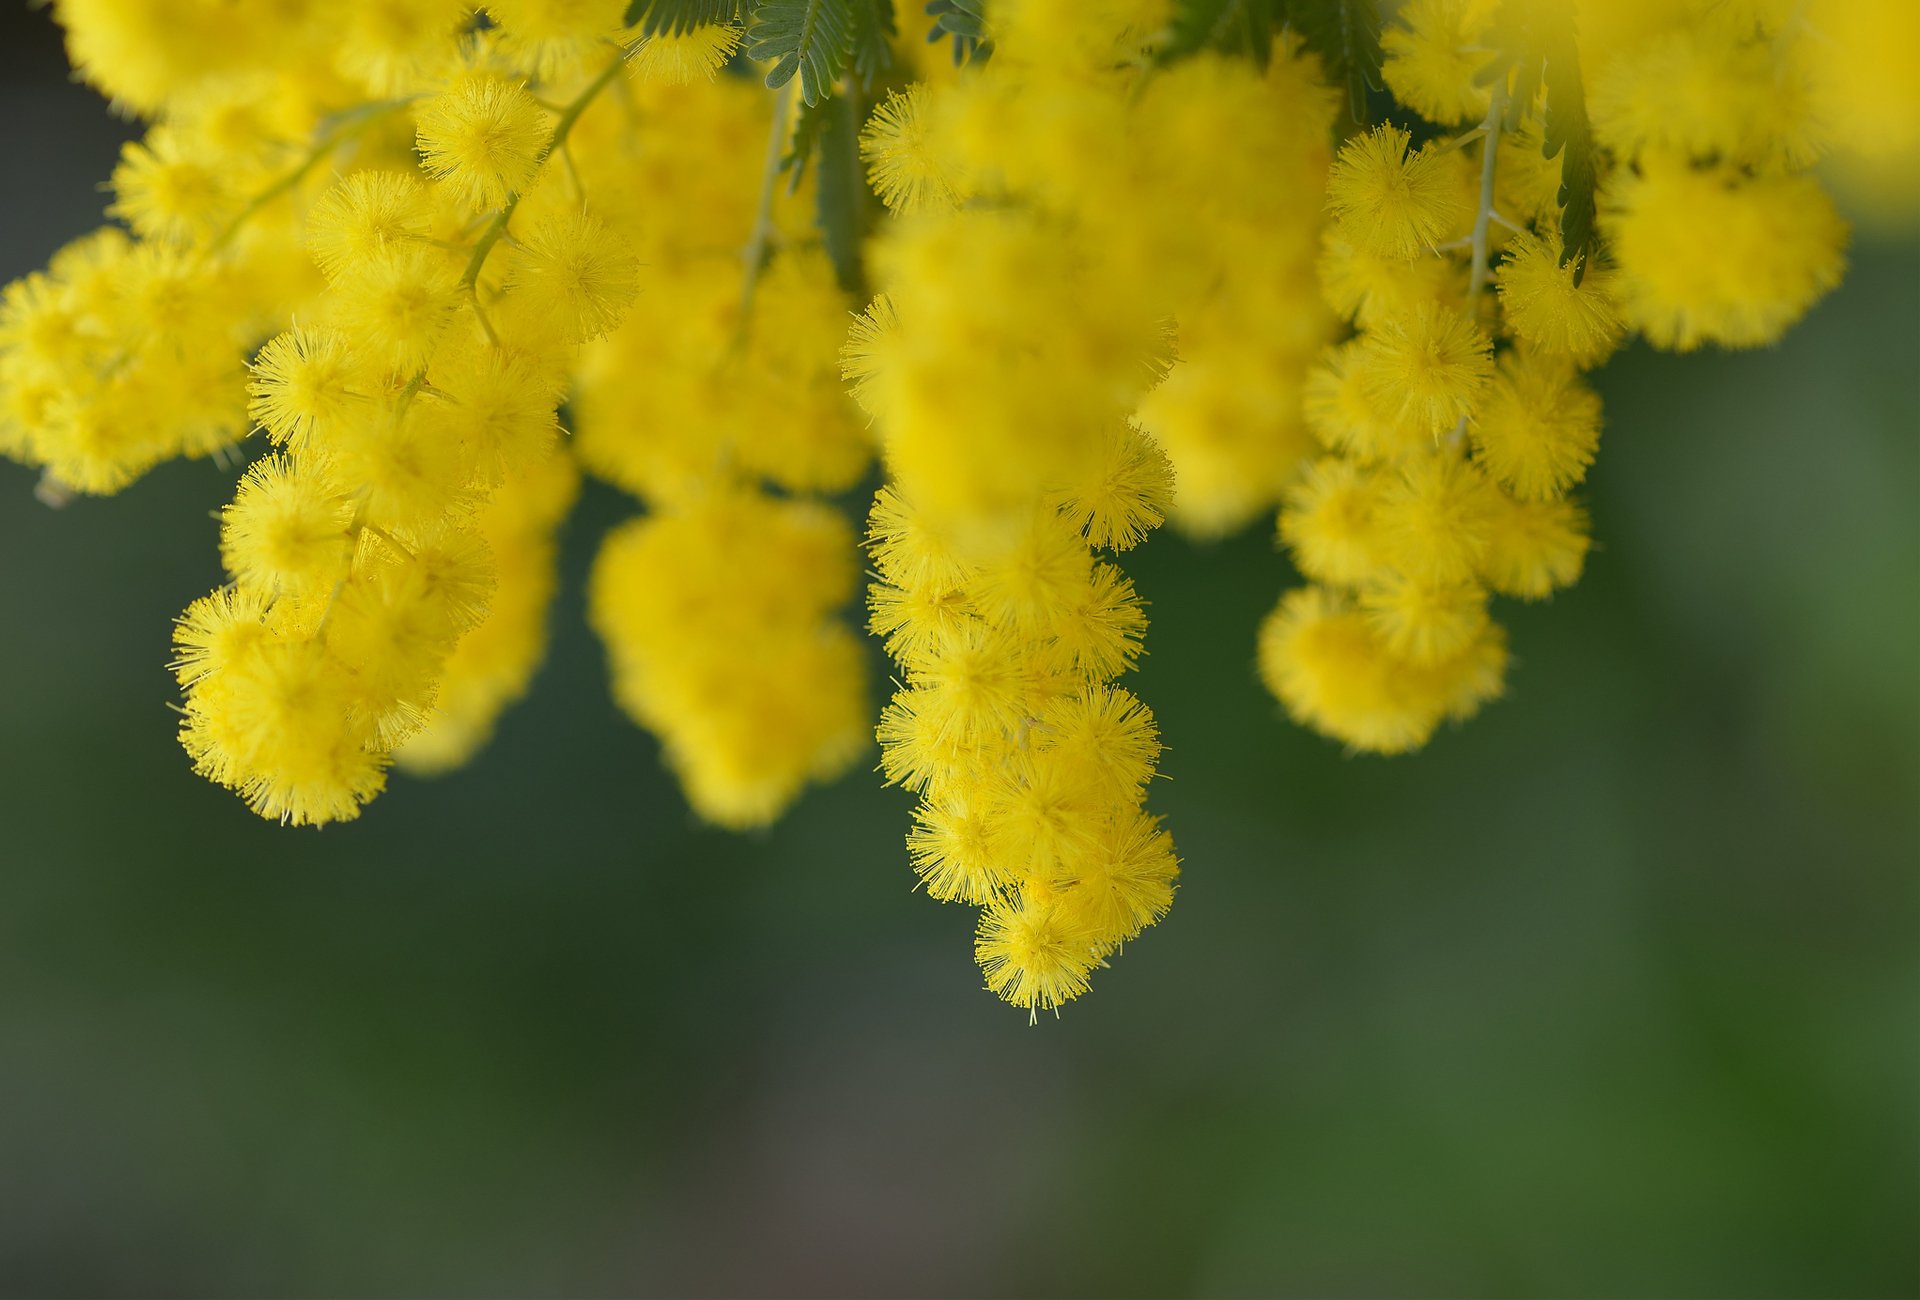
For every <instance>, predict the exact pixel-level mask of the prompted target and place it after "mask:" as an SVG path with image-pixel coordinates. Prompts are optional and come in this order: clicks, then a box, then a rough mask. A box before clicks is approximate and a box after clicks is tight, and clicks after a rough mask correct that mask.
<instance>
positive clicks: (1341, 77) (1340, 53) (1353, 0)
mask: <svg viewBox="0 0 1920 1300" xmlns="http://www.w3.org/2000/svg"><path fill="white" fill-rule="evenodd" d="M1282 17H1283V18H1284V19H1285V21H1286V24H1287V26H1289V27H1291V28H1293V29H1294V30H1295V31H1297V32H1299V33H1300V36H1301V39H1303V40H1305V41H1306V43H1307V48H1308V49H1310V50H1312V51H1313V52H1314V53H1315V54H1318V55H1319V56H1320V62H1321V63H1322V64H1323V65H1325V67H1326V70H1327V79H1328V80H1329V81H1332V82H1333V83H1334V84H1335V85H1337V86H1344V87H1345V88H1346V91H1347V112H1348V114H1349V115H1350V116H1351V117H1352V119H1353V120H1354V121H1355V122H1356V123H1363V124H1364V123H1365V122H1366V121H1367V116H1368V114H1367V93H1368V92H1369V91H1376V90H1379V89H1380V88H1381V86H1382V85H1383V83H1382V82H1381V80H1380V62H1381V58H1382V55H1381V53H1380V7H1379V5H1377V4H1376V3H1375V2H1374V0H1286V4H1285V8H1284V11H1283V13H1282Z"/></svg>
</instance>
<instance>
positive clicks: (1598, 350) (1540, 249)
mask: <svg viewBox="0 0 1920 1300" xmlns="http://www.w3.org/2000/svg"><path fill="white" fill-rule="evenodd" d="M1560 248H1561V245H1560V235H1559V232H1558V231H1555V232H1553V233H1552V234H1550V235H1548V236H1547V237H1545V238H1542V237H1541V236H1539V235H1536V234H1533V233H1532V232H1530V231H1522V232H1521V233H1519V234H1517V235H1515V236H1514V237H1513V238H1512V240H1510V241H1509V242H1508V244H1507V248H1506V254H1505V256H1504V257H1503V258H1502V259H1501V261H1500V263H1499V265H1498V266H1497V267H1495V268H1494V279H1495V283H1496V285H1497V286H1498V288H1499V291H1500V307H1501V310H1502V311H1503V312H1504V313H1505V315H1504V320H1505V322H1506V325H1507V328H1508V329H1509V330H1510V331H1511V332H1512V333H1513V336H1514V337H1515V338H1517V339H1519V340H1521V341H1522V342H1523V343H1525V344H1527V345H1528V346H1529V347H1531V348H1533V349H1534V350H1536V351H1539V352H1551V353H1557V354H1560V355H1563V356H1566V357H1569V358H1571V359H1572V360H1573V362H1574V364H1576V365H1578V366H1580V367H1582V368H1583V369H1584V368H1585V367H1588V366H1593V365H1597V364H1599V363H1600V362H1602V361H1605V360H1606V359H1607V358H1608V357H1609V356H1611V355H1612V354H1613V350H1614V349H1615V348H1616V347H1618V346H1619V345H1620V338H1621V336H1622V334H1624V333H1625V327H1624V326H1623V325H1622V323H1621V320H1620V312H1619V310H1618V308H1617V307H1616V306H1615V305H1614V300H1613V294H1614V276H1613V271H1612V269H1611V268H1610V267H1608V266H1606V265H1602V264H1595V262H1594V261H1593V260H1592V258H1591V257H1589V259H1588V264H1587V266H1586V268H1585V274H1584V275H1582V277H1581V279H1580V283H1578V284H1575V283H1574V279H1573V277H1574V271H1575V269H1576V268H1575V267H1574V266H1572V265H1568V266H1562V265H1560Z"/></svg>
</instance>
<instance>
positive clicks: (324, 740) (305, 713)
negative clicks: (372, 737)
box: [180, 637, 386, 826]
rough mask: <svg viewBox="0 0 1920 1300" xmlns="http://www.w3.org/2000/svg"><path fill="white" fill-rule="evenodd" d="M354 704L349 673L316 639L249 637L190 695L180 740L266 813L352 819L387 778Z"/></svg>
mask: <svg viewBox="0 0 1920 1300" xmlns="http://www.w3.org/2000/svg"><path fill="white" fill-rule="evenodd" d="M357 704H358V699H357V690H356V686H355V683H354V680H353V677H352V675H351V674H350V673H349V672H348V671H347V669H346V667H345V665H344V664H343V663H342V662H341V661H340V660H339V659H337V658H335V657H334V656H333V655H332V654H330V653H329V652H328V650H327V647H326V646H324V645H323V644H321V643H320V642H317V641H308V640H297V639H296V640H283V639H280V638H278V637H266V638H261V639H258V640H250V641H247V642H246V643H244V648H243V649H241V650H240V652H239V653H237V654H233V655H232V656H231V657H230V659H229V661H228V662H226V663H224V664H223V665H222V666H221V668H220V670H219V671H218V672H216V673H210V674H208V675H206V676H203V677H202V678H200V679H199V680H198V681H197V682H196V683H195V684H194V686H193V687H192V689H191V690H190V691H189V692H188V695H187V706H186V710H187V716H186V720H185V722H183V723H182V725H181V728H180V739H181V743H182V744H183V745H185V747H186V749H187V752H188V754H190V755H191V756H192V758H193V760H194V770H195V771H197V772H199V773H200V774H201V775H203V776H206V777H208V778H209V779H211V780H214V781H217V782H219V783H220V784H222V785H226V786H230V787H232V788H233V789H234V790H236V791H237V792H238V793H239V794H240V795H241V797H243V798H244V799H245V800H246V801H247V804H248V805H249V806H250V807H251V808H252V809H253V810H254V811H255V812H256V813H258V814H260V815H261V816H262V817H267V818H271V819H273V820H276V821H281V822H286V823H290V824H292V825H295V826H305V825H320V824H323V823H326V822H330V821H347V820H351V819H352V818H354V817H356V816H358V815H359V811H360V805H361V804H363V803H365V802H366V801H367V800H368V799H371V798H372V797H373V796H374V795H376V794H378V793H379V792H380V790H381V788H382V787H383V786H384V785H385V784H386V759H385V756H384V755H383V754H381V753H380V752H378V751H377V750H375V749H373V748H370V747H369V745H368V743H367V742H368V739H369V738H368V736H367V735H366V733H365V732H364V731H362V730H361V728H360V727H358V726H357V725H356V724H355V722H354V719H355V717H356V716H357V708H356V706H357Z"/></svg>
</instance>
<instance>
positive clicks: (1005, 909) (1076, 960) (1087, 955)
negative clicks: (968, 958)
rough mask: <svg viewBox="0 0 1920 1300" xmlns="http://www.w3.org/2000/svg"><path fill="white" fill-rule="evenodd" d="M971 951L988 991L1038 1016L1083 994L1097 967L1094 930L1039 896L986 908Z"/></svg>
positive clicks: (1004, 902)
mask: <svg viewBox="0 0 1920 1300" xmlns="http://www.w3.org/2000/svg"><path fill="white" fill-rule="evenodd" d="M973 951H974V956H975V958H976V959H977V960H978V961H979V963H980V968H981V970H983V971H984V972H985V973H986V977H987V987H988V988H990V989H992V990H993V991H994V992H995V993H997V994H999V995H1000V996H1001V997H1002V998H1004V999H1006V1000H1007V1001H1008V1002H1011V1003H1013V1005H1015V1006H1017V1007H1025V1008H1026V1009H1027V1010H1028V1012H1029V1013H1031V1014H1032V1015H1033V1016H1036V1017H1037V1016H1038V1015H1039V1013H1040V1012H1042V1011H1057V1010H1058V1009H1059V1007H1060V1004H1061V1003H1063V1002H1068V1001H1071V1000H1072V999H1074V998H1077V997H1079V996H1080V995H1081V994H1082V993H1085V992H1086V991H1087V977H1088V976H1089V975H1091V974H1092V973H1093V968H1094V967H1095V966H1096V965H1098V964H1099V955H1098V953H1097V952H1096V951H1095V948H1094V932H1093V927H1092V926H1091V925H1089V924H1087V923H1086V922H1085V921H1083V920H1081V919H1080V917H1079V916H1077V915H1076V914H1075V912H1074V910H1073V909H1070V908H1068V907H1066V906H1063V905H1062V904H1059V903H1056V902H1053V901H1051V900H1047V899H1041V898H1029V899H1025V900H1023V901H1020V902H1008V901H1005V900H996V901H994V902H993V903H991V904H989V905H988V907H987V909H986V910H985V911H984V912H982V913H981V914H980V929H979V933H978V935H977V936H976V937H975V939H974V942H973Z"/></svg>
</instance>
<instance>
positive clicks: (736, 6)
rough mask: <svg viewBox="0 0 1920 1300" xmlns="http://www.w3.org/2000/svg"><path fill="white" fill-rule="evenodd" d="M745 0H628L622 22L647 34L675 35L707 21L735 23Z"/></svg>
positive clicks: (704, 24) (706, 23) (707, 22)
mask: <svg viewBox="0 0 1920 1300" xmlns="http://www.w3.org/2000/svg"><path fill="white" fill-rule="evenodd" d="M743 8H745V0H632V3H630V4H629V5H628V6H627V13H626V18H625V19H624V21H625V23H626V25H627V26H629V27H634V26H638V27H639V28H640V30H641V31H642V32H643V33H645V34H646V35H648V36H658V35H662V34H664V35H668V36H678V35H679V34H680V33H681V32H684V31H687V30H689V29H690V28H694V27H705V26H707V25H709V24H711V23H737V22H739V21H740V13H741V10H742V9H743Z"/></svg>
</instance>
